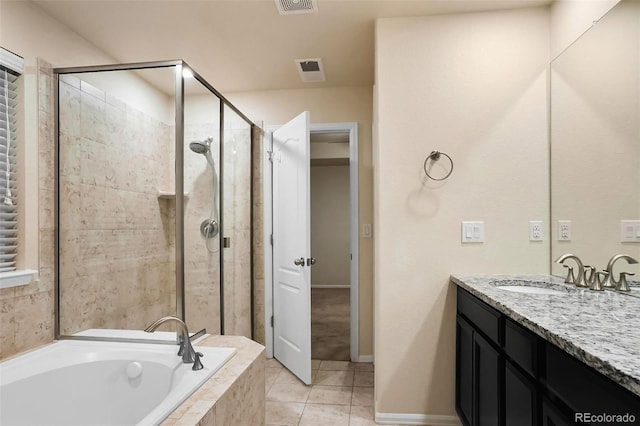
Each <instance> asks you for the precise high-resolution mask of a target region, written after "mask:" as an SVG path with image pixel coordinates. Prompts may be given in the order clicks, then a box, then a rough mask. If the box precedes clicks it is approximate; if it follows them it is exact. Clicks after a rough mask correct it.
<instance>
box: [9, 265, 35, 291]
mask: <svg viewBox="0 0 640 426" xmlns="http://www.w3.org/2000/svg"><path fill="white" fill-rule="evenodd" d="M37 273H38V271H35V270H33V269H22V270H20V271H11V272H0V288H9V287H18V286H21V285H27V284H30V283H32V282H33V280H34V279H35V276H36V274H37Z"/></svg>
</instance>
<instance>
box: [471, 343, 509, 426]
mask: <svg viewBox="0 0 640 426" xmlns="http://www.w3.org/2000/svg"><path fill="white" fill-rule="evenodd" d="M502 368H503V367H502V355H501V354H500V351H498V350H497V349H495V348H494V347H493V346H492V345H491V344H490V343H489V342H488V341H487V340H485V339H484V338H483V337H482V335H480V333H475V332H474V334H473V369H474V378H475V383H474V384H473V390H474V397H475V398H474V399H475V401H474V402H475V408H476V410H475V416H474V420H475V421H474V422H473V424H474V425H479V426H499V425H502V424H504V422H503V421H502V416H501V409H500V406H501V401H502V398H501V396H502V380H501V378H502V377H501V376H502V374H501V372H502Z"/></svg>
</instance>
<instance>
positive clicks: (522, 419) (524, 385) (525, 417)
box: [504, 361, 537, 426]
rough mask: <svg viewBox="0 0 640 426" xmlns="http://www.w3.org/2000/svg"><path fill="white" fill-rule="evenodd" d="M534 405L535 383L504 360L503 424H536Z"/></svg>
mask: <svg viewBox="0 0 640 426" xmlns="http://www.w3.org/2000/svg"><path fill="white" fill-rule="evenodd" d="M536 405H537V403H536V385H535V384H534V383H533V382H531V381H530V380H529V379H528V378H527V377H525V376H524V375H523V374H521V373H520V372H519V371H518V370H517V369H516V367H514V366H513V365H512V364H511V363H510V362H508V361H505V370H504V411H505V424H506V425H518V426H535V425H536V424H537V421H536V411H537V409H536Z"/></svg>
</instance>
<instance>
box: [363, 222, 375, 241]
mask: <svg viewBox="0 0 640 426" xmlns="http://www.w3.org/2000/svg"><path fill="white" fill-rule="evenodd" d="M372 232H373V231H372V230H371V224H370V223H365V224H363V225H362V237H363V238H371V235H372Z"/></svg>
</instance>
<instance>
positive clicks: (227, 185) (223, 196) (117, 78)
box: [54, 61, 253, 341]
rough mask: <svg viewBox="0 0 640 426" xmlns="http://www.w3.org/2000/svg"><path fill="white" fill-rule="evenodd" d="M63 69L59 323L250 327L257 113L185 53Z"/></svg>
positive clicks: (244, 331) (240, 330) (232, 330)
mask: <svg viewBox="0 0 640 426" xmlns="http://www.w3.org/2000/svg"><path fill="white" fill-rule="evenodd" d="M54 77H55V81H56V84H57V92H56V96H57V101H56V105H57V129H56V130H57V131H56V134H57V140H56V144H57V150H56V152H57V159H56V161H57V167H56V169H57V182H56V183H57V189H58V191H56V212H57V216H56V223H57V226H56V243H57V247H56V265H57V270H56V307H57V312H56V337H57V338H101V339H102V338H107V339H116V340H118V339H120V338H127V339H130V338H132V339H134V340H147V339H150V338H151V336H150V335H149V334H147V333H143V332H142V331H141V330H143V329H144V328H146V327H147V326H148V325H149V324H151V323H152V322H153V321H155V320H157V319H158V318H160V317H162V316H165V315H174V316H178V317H180V318H182V319H184V320H185V322H186V323H187V325H188V327H189V330H190V331H191V332H192V333H193V332H195V333H198V332H207V333H209V334H238V335H245V336H248V337H251V291H252V280H251V278H252V276H251V271H252V263H251V259H252V256H251V251H252V245H251V238H252V235H251V220H252V209H251V206H252V200H251V194H252V191H251V182H252V164H251V143H252V138H251V132H252V130H253V123H252V122H251V121H250V120H249V119H248V118H247V117H246V116H244V115H243V114H242V112H240V111H239V110H238V109H237V108H235V107H234V106H233V105H232V104H231V103H230V102H229V101H228V100H227V99H225V98H224V97H223V96H222V95H221V94H220V93H219V92H218V91H216V90H215V89H214V88H213V87H212V86H211V85H210V84H209V83H207V82H206V81H205V80H204V79H203V78H202V77H201V76H200V75H198V74H197V73H196V72H195V71H194V70H192V69H191V68H190V67H189V66H188V65H187V64H186V63H185V62H184V61H165V62H150V63H136V64H118V65H106V66H91V67H78V68H59V69H55V70H54ZM124 330H126V332H124ZM166 330H167V331H170V330H171V329H166ZM132 331H133V332H132ZM158 336H160V339H163V338H165V337H166V340H168V341H172V340H173V339H174V334H173V333H171V334H163V333H155V335H154V336H153V339H154V341H155V340H156V339H158V338H159V337H158Z"/></svg>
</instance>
